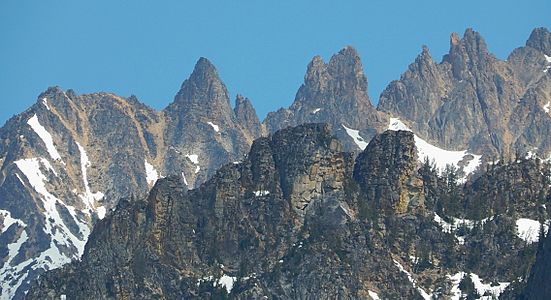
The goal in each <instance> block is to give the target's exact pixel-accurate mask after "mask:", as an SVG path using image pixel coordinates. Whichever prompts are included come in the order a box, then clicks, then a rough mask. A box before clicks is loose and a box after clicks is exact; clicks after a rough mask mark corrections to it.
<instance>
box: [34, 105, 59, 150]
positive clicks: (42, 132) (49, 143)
mask: <svg viewBox="0 0 551 300" xmlns="http://www.w3.org/2000/svg"><path fill="white" fill-rule="evenodd" d="M27 124H29V126H31V128H32V129H33V130H34V132H36V134H37V135H38V136H39V137H40V139H42V141H43V142H44V144H45V145H46V150H48V153H49V154H50V156H51V157H52V158H53V159H54V160H61V155H59V152H57V150H56V148H55V146H54V140H53V139H52V135H51V134H50V133H49V132H48V131H47V130H46V128H44V126H42V125H41V124H40V122H38V117H37V116H36V114H35V115H34V116H33V117H32V118H30V119H29V121H27Z"/></svg>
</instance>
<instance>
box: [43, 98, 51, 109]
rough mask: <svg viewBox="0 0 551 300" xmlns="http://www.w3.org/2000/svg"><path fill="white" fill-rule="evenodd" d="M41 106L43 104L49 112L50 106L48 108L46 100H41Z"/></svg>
mask: <svg viewBox="0 0 551 300" xmlns="http://www.w3.org/2000/svg"><path fill="white" fill-rule="evenodd" d="M42 104H44V106H46V109H47V110H50V106H48V98H46V97H44V98H42Z"/></svg>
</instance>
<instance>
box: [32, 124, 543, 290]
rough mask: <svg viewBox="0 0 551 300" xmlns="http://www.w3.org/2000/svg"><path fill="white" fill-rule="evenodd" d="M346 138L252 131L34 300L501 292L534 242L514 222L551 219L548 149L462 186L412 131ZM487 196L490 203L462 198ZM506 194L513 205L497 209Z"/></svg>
mask: <svg viewBox="0 0 551 300" xmlns="http://www.w3.org/2000/svg"><path fill="white" fill-rule="evenodd" d="M341 149H342V146H341V145H340V143H339V142H338V141H337V140H336V139H335V138H334V137H332V136H331V135H330V130H329V127H328V126H327V125H324V124H308V125H302V126H298V127H295V128H287V129H284V130H281V131H278V132H276V133H275V134H274V135H273V136H271V137H267V138H260V139H258V140H256V141H255V142H254V143H253V145H252V147H251V151H250V152H249V154H248V155H247V158H246V159H245V160H243V161H242V162H241V163H239V164H233V163H231V164H228V165H225V166H223V167H222V168H221V169H220V170H218V171H217V172H216V174H215V175H214V176H213V177H212V179H210V180H208V181H207V182H205V183H204V184H202V185H201V186H200V187H199V188H197V189H194V190H189V191H188V190H186V188H185V184H184V183H183V181H182V178H181V177H168V178H166V179H162V180H160V181H159V182H157V184H156V185H155V187H154V188H153V190H152V191H151V193H150V194H149V196H147V197H146V198H142V199H143V200H140V199H135V200H133V201H121V202H120V203H119V205H118V208H117V209H116V210H115V211H114V212H113V213H112V214H110V215H108V216H107V217H106V218H105V219H104V220H101V221H99V222H98V224H97V226H96V228H95V229H94V232H93V233H92V235H91V237H90V241H89V243H88V244H87V247H86V251H85V253H84V255H83V257H82V260H81V261H77V262H73V263H71V264H69V265H66V266H65V267H63V268H61V269H57V270H53V271H50V272H47V273H45V274H44V275H43V276H41V277H40V278H39V279H38V280H37V281H36V282H35V284H34V285H33V287H32V288H31V290H30V291H29V293H28V295H27V299H57V298H59V297H60V296H61V295H65V296H66V297H67V298H68V299H70V298H78V299H98V298H102V299H121V298H124V299H127V298H131V299H133V298H148V299H151V298H157V299H174V298H186V299H220V298H222V299H224V298H233V299H250V298H254V299H262V298H264V299H297V298H298V299H312V298H316V299H329V298H331V299H333V298H339V299H369V298H373V297H374V296H373V295H374V294H377V295H378V296H380V297H381V298H384V299H423V298H424V299H427V298H428V297H431V296H433V297H436V298H438V299H450V298H451V297H453V296H455V295H457V293H458V292H459V293H465V294H469V295H478V296H482V295H484V294H486V295H489V296H491V295H494V296H499V294H500V293H502V292H503V290H505V289H506V287H508V286H509V285H512V284H511V282H513V281H515V280H517V279H518V278H519V277H524V276H525V274H527V272H529V267H530V263H529V262H530V261H532V260H533V259H535V255H536V254H535V253H536V248H537V243H534V242H526V241H525V240H523V238H526V236H522V235H521V234H520V232H517V229H516V226H515V220H516V219H517V218H521V217H524V218H543V219H548V218H549V214H548V212H547V211H542V210H541V209H540V208H541V204H544V203H546V201H547V200H546V197H547V193H548V188H547V185H548V184H549V178H547V177H546V175H544V174H542V173H541V172H540V171H541V170H543V169H542V168H546V167H548V166H543V165H541V162H540V161H539V160H522V161H519V162H514V163H512V164H504V163H502V164H496V165H495V166H494V167H493V168H492V169H491V170H488V173H486V175H482V176H481V177H480V178H479V179H478V180H476V181H474V182H473V183H472V184H467V185H456V184H455V183H454V182H453V180H454V179H453V172H450V173H447V174H446V175H445V176H440V175H438V173H437V172H435V170H434V169H433V168H432V167H431V166H430V164H428V163H427V164H423V165H421V164H419V163H418V162H417V157H416V149H415V142H414V139H413V134H412V133H411V132H406V131H388V132H385V133H383V134H380V135H376V136H375V137H374V139H373V140H372V141H371V143H370V144H369V146H368V147H367V148H366V149H365V150H364V152H362V153H361V154H360V155H358V157H357V158H356V159H355V160H354V159H353V155H352V153H346V152H341ZM538 170H540V171H538ZM519 174H523V176H525V177H524V179H526V180H525V181H523V182H525V184H524V185H517V184H516V183H517V182H518V181H519V180H520V179H519V178H518V176H519ZM377 176H379V177H377ZM540 194H541V195H540ZM538 195H539V196H538ZM521 196H522V197H523V198H522V199H525V200H524V201H525V202H524V203H515V202H514V200H512V199H516V198H513V197H521ZM483 199H486V200H487V201H489V202H490V203H494V202H495V206H494V205H493V204H492V205H488V206H479V207H478V208H477V209H473V210H463V209H462V208H463V207H465V206H466V205H468V203H477V201H482V200H483ZM500 201H501V202H503V201H513V202H508V203H510V206H508V209H506V210H504V211H502V212H501V211H500V212H496V211H495V210H494V208H495V207H502V206H500V204H499V203H501V202H500ZM490 207H491V208H490ZM488 236H492V237H493V238H492V239H488ZM481 253H484V256H483V259H481V258H480V257H481V255H480V254H481ZM491 257H494V258H495V259H493V260H492V259H491ZM500 258H505V259H500ZM511 265H513V266H515V267H511ZM473 280H478V281H480V282H481V284H482V285H479V286H478V287H479V289H473V288H472V287H470V285H469V282H471V284H472V281H473ZM478 281H477V282H478ZM496 282H499V285H496V284H495V283H496Z"/></svg>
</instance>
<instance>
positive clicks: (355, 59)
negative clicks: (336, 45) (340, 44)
mask: <svg viewBox="0 0 551 300" xmlns="http://www.w3.org/2000/svg"><path fill="white" fill-rule="evenodd" d="M327 69H328V72H329V74H331V76H332V77H333V78H335V79H336V80H337V82H338V85H339V86H340V87H341V88H343V89H345V88H353V89H355V90H358V91H362V92H363V91H365V92H366V93H367V78H366V77H365V75H364V71H363V66H362V62H361V60H360V56H359V54H358V52H357V51H356V49H354V48H353V47H351V46H347V47H345V48H344V49H342V50H341V51H339V53H337V54H336V55H333V56H332V57H331V59H330V60H329V64H328V65H327ZM350 85H352V86H350ZM369 104H371V103H369Z"/></svg>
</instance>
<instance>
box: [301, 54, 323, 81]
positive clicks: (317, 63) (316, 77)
mask: <svg viewBox="0 0 551 300" xmlns="http://www.w3.org/2000/svg"><path fill="white" fill-rule="evenodd" d="M327 80H328V74H327V65H326V64H325V62H324V61H323V59H322V58H321V56H319V55H316V56H314V58H312V61H310V63H309V64H308V67H307V69H306V75H304V84H305V85H308V86H311V87H312V88H313V89H324V88H325V87H326V83H327Z"/></svg>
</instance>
